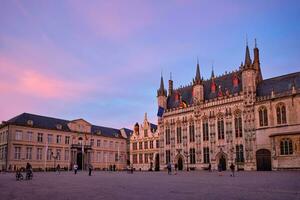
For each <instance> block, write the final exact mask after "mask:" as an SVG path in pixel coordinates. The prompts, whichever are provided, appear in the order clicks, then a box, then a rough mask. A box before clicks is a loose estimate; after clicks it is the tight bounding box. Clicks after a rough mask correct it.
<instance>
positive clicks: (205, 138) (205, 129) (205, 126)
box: [202, 120, 209, 141]
mask: <svg viewBox="0 0 300 200" xmlns="http://www.w3.org/2000/svg"><path fill="white" fill-rule="evenodd" d="M202 131H203V141H208V140H209V134H208V121H207V120H204V121H203V123H202Z"/></svg>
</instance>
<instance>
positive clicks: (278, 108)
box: [276, 103, 286, 124]
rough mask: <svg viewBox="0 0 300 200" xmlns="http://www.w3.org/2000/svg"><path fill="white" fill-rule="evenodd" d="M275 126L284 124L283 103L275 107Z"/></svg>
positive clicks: (284, 112) (284, 111) (284, 109)
mask: <svg viewBox="0 0 300 200" xmlns="http://www.w3.org/2000/svg"><path fill="white" fill-rule="evenodd" d="M276 116H277V124H286V108H285V105H284V104H283V103H280V104H278V105H277V106H276Z"/></svg>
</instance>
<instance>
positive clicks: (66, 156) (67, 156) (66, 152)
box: [65, 150, 69, 161]
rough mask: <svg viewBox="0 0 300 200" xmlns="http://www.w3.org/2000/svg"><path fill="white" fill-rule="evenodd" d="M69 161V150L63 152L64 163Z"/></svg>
mask: <svg viewBox="0 0 300 200" xmlns="http://www.w3.org/2000/svg"><path fill="white" fill-rule="evenodd" d="M68 160H69V150H65V161H68Z"/></svg>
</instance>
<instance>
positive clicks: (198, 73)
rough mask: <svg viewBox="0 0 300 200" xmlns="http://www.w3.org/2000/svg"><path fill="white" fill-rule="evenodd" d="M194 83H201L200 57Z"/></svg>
mask: <svg viewBox="0 0 300 200" xmlns="http://www.w3.org/2000/svg"><path fill="white" fill-rule="evenodd" d="M194 84H201V76H200V66H199V60H198V59H197V69H196V76H195V80H194Z"/></svg>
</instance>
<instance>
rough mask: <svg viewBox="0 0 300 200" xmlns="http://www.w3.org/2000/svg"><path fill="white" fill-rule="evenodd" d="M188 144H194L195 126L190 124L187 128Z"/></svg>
mask: <svg viewBox="0 0 300 200" xmlns="http://www.w3.org/2000/svg"><path fill="white" fill-rule="evenodd" d="M189 133H190V142H195V126H194V123H191V124H190V126H189Z"/></svg>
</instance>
